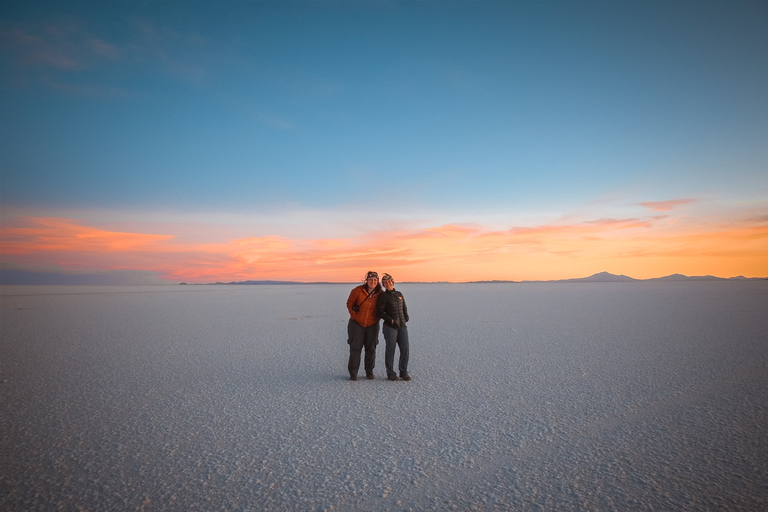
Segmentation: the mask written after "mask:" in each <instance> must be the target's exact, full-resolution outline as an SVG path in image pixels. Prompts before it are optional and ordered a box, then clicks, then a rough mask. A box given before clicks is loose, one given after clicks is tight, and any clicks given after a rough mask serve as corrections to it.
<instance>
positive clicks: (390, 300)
mask: <svg viewBox="0 0 768 512" xmlns="http://www.w3.org/2000/svg"><path fill="white" fill-rule="evenodd" d="M381 282H382V284H383V285H384V288H385V289H386V291H385V292H384V293H382V294H381V296H380V297H379V302H378V306H377V309H376V311H377V313H378V315H379V316H380V317H381V318H383V319H384V328H383V331H384V341H385V342H386V349H385V352H384V364H385V365H386V367H387V378H388V379H389V380H411V376H410V375H408V356H409V347H408V327H407V326H406V325H405V324H406V322H408V320H409V318H408V306H406V304H405V298H404V297H403V294H402V293H400V292H399V291H397V290H395V280H394V279H392V276H391V275H389V274H384V275H383V276H382V277H381ZM395 345H397V346H398V347H400V361H399V364H398V368H397V369H398V371H399V372H400V377H399V378H398V376H397V373H395V370H394V363H395Z"/></svg>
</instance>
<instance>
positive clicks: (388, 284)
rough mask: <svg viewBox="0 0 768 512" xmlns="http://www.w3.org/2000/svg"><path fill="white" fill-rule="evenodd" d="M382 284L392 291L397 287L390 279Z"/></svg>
mask: <svg viewBox="0 0 768 512" xmlns="http://www.w3.org/2000/svg"><path fill="white" fill-rule="evenodd" d="M381 284H383V285H384V288H386V289H387V290H391V289H392V288H394V287H395V282H394V281H390V280H389V279H387V280H386V281H382V282H381Z"/></svg>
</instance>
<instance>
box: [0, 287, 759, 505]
mask: <svg viewBox="0 0 768 512" xmlns="http://www.w3.org/2000/svg"><path fill="white" fill-rule="evenodd" d="M351 288H352V285H284V286H264V285H261V286H232V285H230V286H226V285H222V286H134V287H11V286H8V287H3V288H2V290H0V291H1V292H2V298H1V300H2V301H1V303H0V308H1V309H0V312H1V313H2V317H1V318H2V324H0V327H1V328H2V341H1V342H0V370H2V374H1V375H0V381H2V383H1V384H0V396H1V397H2V401H1V403H0V412H1V414H0V509H2V510H56V509H63V510H78V509H87V510H335V511H357V510H368V511H388V510H715V509H716V510H766V509H768V463H767V462H766V461H768V335H766V333H768V314H766V311H767V310H768V308H767V307H766V306H767V305H768V281H745V282H732V281H728V282H683V283H663V282H656V283H642V282H639V283H638V282H635V283H558V284H554V283H530V284H429V285H427V284H403V285H400V286H398V289H400V290H401V291H402V292H403V293H404V295H405V298H406V300H407V302H408V307H409V312H410V314H411V322H410V323H409V331H410V338H411V364H410V371H411V375H412V376H413V378H414V380H413V381H411V382H389V381H387V380H386V378H385V372H384V368H383V367H384V361H383V359H384V350H383V337H380V338H381V340H382V342H381V344H380V345H379V350H378V353H377V379H376V380H374V381H367V380H365V379H363V380H360V381H357V382H351V381H349V380H347V371H346V363H347V355H348V349H347V345H346V340H345V335H346V322H347V315H346V310H345V307H344V303H345V301H346V298H347V295H348V293H349V291H350V290H351Z"/></svg>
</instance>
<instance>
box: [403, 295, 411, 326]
mask: <svg viewBox="0 0 768 512" xmlns="http://www.w3.org/2000/svg"><path fill="white" fill-rule="evenodd" d="M403 316H405V321H406V322H408V321H410V320H411V319H410V318H409V317H408V306H406V304H405V297H403Z"/></svg>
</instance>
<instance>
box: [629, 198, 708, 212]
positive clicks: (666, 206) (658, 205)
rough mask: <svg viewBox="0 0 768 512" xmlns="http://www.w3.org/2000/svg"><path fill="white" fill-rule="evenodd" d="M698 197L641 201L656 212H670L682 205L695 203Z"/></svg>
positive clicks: (642, 204)
mask: <svg viewBox="0 0 768 512" xmlns="http://www.w3.org/2000/svg"><path fill="white" fill-rule="evenodd" d="M695 202H696V199H670V200H668V201H646V202H644V203H639V204H640V206H644V207H646V208H648V209H650V210H652V211H654V212H668V211H671V210H674V209H675V208H677V207H678V206H680V205H684V204H689V203H695Z"/></svg>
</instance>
